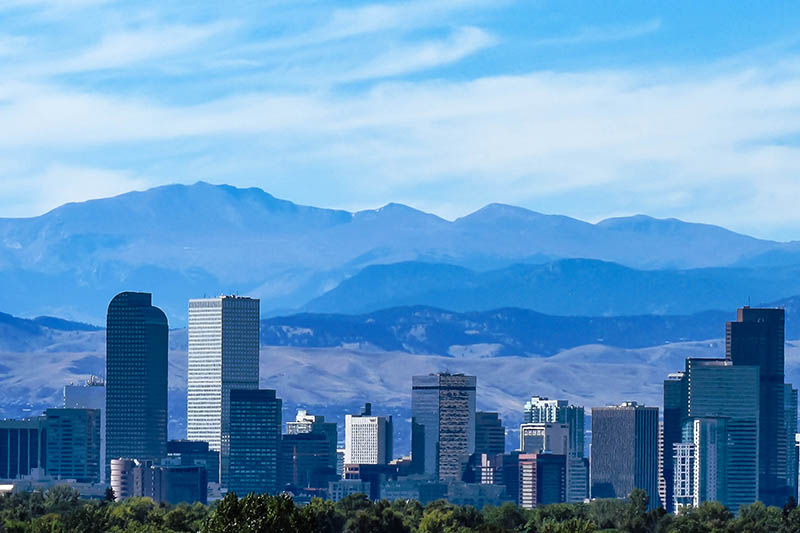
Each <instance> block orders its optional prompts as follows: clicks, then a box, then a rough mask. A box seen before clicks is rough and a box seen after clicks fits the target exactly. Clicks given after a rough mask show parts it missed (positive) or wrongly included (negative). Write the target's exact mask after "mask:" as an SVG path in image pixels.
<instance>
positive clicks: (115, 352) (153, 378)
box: [106, 292, 169, 460]
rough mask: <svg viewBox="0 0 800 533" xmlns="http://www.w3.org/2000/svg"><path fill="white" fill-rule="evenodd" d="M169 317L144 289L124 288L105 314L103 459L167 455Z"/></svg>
mask: <svg viewBox="0 0 800 533" xmlns="http://www.w3.org/2000/svg"><path fill="white" fill-rule="evenodd" d="M168 341H169V326H168V324H167V317H166V316H165V315H164V313H163V312H162V311H161V309H159V308H158V307H154V306H153V305H152V295H151V294H150V293H146V292H122V293H120V294H118V295H116V296H115V297H114V298H113V299H112V300H111V303H110V304H109V305H108V315H107V319H106V459H107V460H110V459H115V458H118V457H125V458H133V459H160V458H162V457H165V456H166V455H167V368H168V356H167V347H168Z"/></svg>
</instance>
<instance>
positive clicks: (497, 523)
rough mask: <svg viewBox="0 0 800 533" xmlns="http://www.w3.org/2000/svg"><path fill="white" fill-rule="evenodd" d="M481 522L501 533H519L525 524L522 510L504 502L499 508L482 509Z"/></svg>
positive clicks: (491, 506)
mask: <svg viewBox="0 0 800 533" xmlns="http://www.w3.org/2000/svg"><path fill="white" fill-rule="evenodd" d="M483 521H484V523H485V524H486V525H487V526H492V527H496V528H498V529H500V530H501V531H520V530H521V529H522V528H523V526H525V524H526V523H527V521H528V519H527V518H526V517H525V514H524V513H523V510H522V509H521V508H520V507H518V506H517V505H515V504H513V503H511V502H506V503H504V504H503V505H501V506H500V507H495V506H493V505H489V506H486V507H484V508H483Z"/></svg>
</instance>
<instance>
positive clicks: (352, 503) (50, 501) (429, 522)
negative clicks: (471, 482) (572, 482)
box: [0, 487, 800, 533]
mask: <svg viewBox="0 0 800 533" xmlns="http://www.w3.org/2000/svg"><path fill="white" fill-rule="evenodd" d="M646 502H647V495H646V494H645V493H644V492H642V491H634V492H633V493H632V494H631V496H630V497H629V498H628V499H627V500H599V501H595V502H591V503H588V504H557V505H549V506H545V507H542V508H539V509H535V510H533V511H528V510H524V509H520V508H519V507H517V506H516V505H513V504H510V503H509V504H504V505H502V506H500V507H486V508H484V509H483V510H482V511H479V510H477V509H475V508H474V507H469V506H465V507H460V506H457V505H451V504H449V503H447V502H445V501H441V500H440V501H435V502H432V503H430V504H428V505H427V506H424V507H423V506H422V505H421V504H420V503H419V502H416V501H400V500H398V501H395V502H387V501H379V502H370V501H369V500H367V499H366V497H364V496H363V495H355V496H349V497H347V498H345V499H344V500H342V501H340V502H338V503H333V502H330V501H323V500H319V499H316V500H313V501H312V502H311V504H309V505H306V506H304V507H298V506H296V505H295V504H294V502H293V501H292V499H291V498H290V497H288V496H284V495H280V496H268V495H249V496H246V497H244V498H241V499H240V498H238V497H237V496H236V495H235V494H229V495H228V496H226V497H225V499H223V500H222V501H220V502H217V503H215V504H213V505H211V506H208V507H206V506H204V505H200V504H195V505H187V504H181V505H176V506H171V505H157V504H155V503H153V501H152V500H149V499H147V498H131V499H129V500H126V501H124V502H121V503H114V502H111V501H109V500H108V499H106V500H104V501H89V500H82V499H80V498H79V497H78V493H77V492H75V491H74V490H72V489H70V488H68V487H55V488H53V489H50V490H49V491H47V493H45V494H41V493H32V494H12V495H6V496H4V497H0V532H9V533H12V532H13V533H28V532H32V533H33V532H35V533H44V532H48V533H60V532H84V533H100V532H112V533H123V532H127V533H156V532H194V531H202V532H207V533H261V532H269V533H288V532H292V533H294V532H319V533H340V532H346V533H373V532H374V533H470V532H483V533H503V532H526V533H592V532H597V531H620V532H628V533H651V532H652V533H660V532H665V533H667V532H669V533H671V532H674V533H761V532H764V533H767V532H769V533H773V532H778V533H789V532H792V533H794V532H797V531H800V509H797V508H796V506H795V505H794V503H793V502H790V504H788V505H787V506H786V507H785V508H784V509H779V508H777V507H769V508H767V507H764V505H762V504H760V503H755V504H753V505H750V506H748V507H744V508H742V510H741V512H740V513H739V516H738V517H734V516H733V515H732V514H731V513H730V512H729V511H728V510H727V509H725V508H724V507H723V506H721V505H720V504H718V503H713V502H709V503H705V504H703V505H702V506H700V507H699V508H697V509H692V510H690V511H688V512H685V513H682V514H681V515H679V516H672V515H668V514H666V513H665V512H664V511H663V509H658V510H651V511H648V510H647V504H646Z"/></svg>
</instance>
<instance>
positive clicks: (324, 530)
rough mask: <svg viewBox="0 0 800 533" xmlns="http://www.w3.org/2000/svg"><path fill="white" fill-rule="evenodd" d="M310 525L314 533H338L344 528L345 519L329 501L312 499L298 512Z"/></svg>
mask: <svg viewBox="0 0 800 533" xmlns="http://www.w3.org/2000/svg"><path fill="white" fill-rule="evenodd" d="M300 513H301V514H303V515H304V516H305V519H306V520H307V521H308V522H309V523H310V524H311V525H312V527H313V530H314V531H315V533H339V532H340V531H342V528H344V524H345V521H346V518H345V516H344V514H343V513H340V512H339V511H338V510H337V509H336V504H334V503H333V502H332V501H330V500H323V499H321V498H314V499H312V500H311V503H309V504H308V505H306V506H305V507H303V508H302V509H301V510H300Z"/></svg>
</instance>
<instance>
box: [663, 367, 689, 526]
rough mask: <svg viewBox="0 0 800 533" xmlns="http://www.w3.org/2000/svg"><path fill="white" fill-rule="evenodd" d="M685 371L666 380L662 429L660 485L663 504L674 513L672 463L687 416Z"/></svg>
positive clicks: (668, 510) (669, 511)
mask: <svg viewBox="0 0 800 533" xmlns="http://www.w3.org/2000/svg"><path fill="white" fill-rule="evenodd" d="M683 377H684V374H683V372H676V373H673V374H670V375H669V376H667V379H666V380H664V421H663V427H662V430H661V440H660V448H661V450H660V453H661V461H660V463H659V466H660V470H659V485H661V486H662V487H663V492H664V494H663V501H662V505H663V506H664V509H665V510H666V511H667V512H668V513H672V512H673V511H674V510H675V509H674V507H673V491H674V487H675V479H674V471H675V469H674V466H673V464H672V458H673V455H674V454H673V447H674V445H675V444H676V443H678V442H681V439H682V437H681V429H682V423H683V419H684V418H685V416H686V401H687V400H686V382H685V381H684V379H683Z"/></svg>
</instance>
